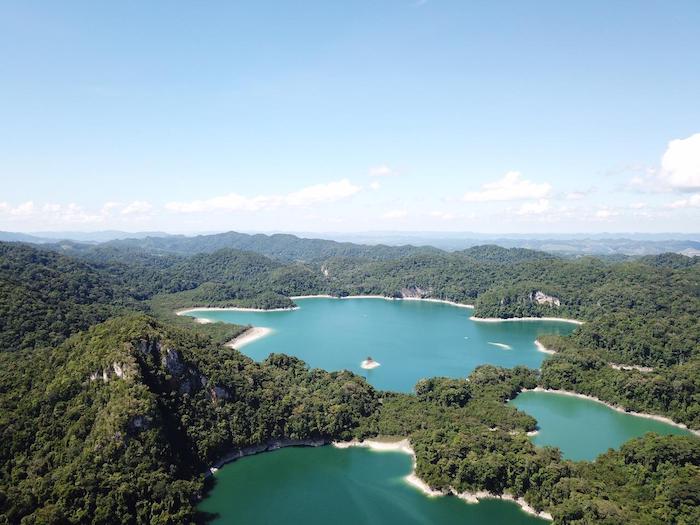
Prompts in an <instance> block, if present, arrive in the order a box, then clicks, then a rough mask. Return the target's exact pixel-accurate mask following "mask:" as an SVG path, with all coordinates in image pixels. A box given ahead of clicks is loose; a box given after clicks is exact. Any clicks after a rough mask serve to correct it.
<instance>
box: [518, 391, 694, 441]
mask: <svg viewBox="0 0 700 525" xmlns="http://www.w3.org/2000/svg"><path fill="white" fill-rule="evenodd" d="M522 391H523V392H547V393H549V394H561V395H564V396H571V397H578V398H580V399H588V400H589V401H595V402H596V403H600V404H602V405H605V406H606V407H608V408H612V409H613V410H616V411H617V412H622V413H624V414H629V415H631V416H637V417H643V418H646V419H653V420H655V421H660V422H661V423H666V424H668V425H673V426H674V427H678V428H682V429H684V430H688V431H690V432H692V433H693V434H695V435H696V436H700V430H692V429H690V428H688V426H687V425H685V424H684V423H677V422H675V421H674V420H672V419H671V418H669V417H666V416H660V415H658V414H645V413H643V412H633V411H631V410H627V409H625V408H624V407H621V406H618V405H613V404H611V403H608V402H607V401H603V400H602V399H599V398H597V397H593V396H588V395H586V394H579V393H578V392H571V391H569V390H554V389H552V388H542V387H541V386H538V387H535V388H531V389H527V388H525V389H523V390H522Z"/></svg>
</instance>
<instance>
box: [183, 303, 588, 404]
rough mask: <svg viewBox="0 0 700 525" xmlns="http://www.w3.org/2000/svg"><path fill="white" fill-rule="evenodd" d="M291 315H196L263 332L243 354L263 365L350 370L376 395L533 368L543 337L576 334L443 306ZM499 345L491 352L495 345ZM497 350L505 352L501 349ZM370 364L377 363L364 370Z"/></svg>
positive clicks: (312, 306) (304, 310)
mask: <svg viewBox="0 0 700 525" xmlns="http://www.w3.org/2000/svg"><path fill="white" fill-rule="evenodd" d="M295 302H296V303H297V304H298V305H299V309H297V310H289V311H279V312H241V311H223V310H197V311H194V312H190V313H189V314H188V315H190V316H193V317H198V318H203V319H208V320H210V321H223V322H228V323H236V324H243V325H248V324H250V325H253V326H264V327H267V328H271V329H272V330H273V332H272V333H271V334H270V335H268V336H266V337H264V338H262V339H259V340H257V341H255V342H253V343H251V344H248V345H245V346H244V347H243V348H241V351H242V352H243V353H245V354H247V355H249V356H250V357H252V358H253V359H256V360H258V361H261V360H263V359H265V358H266V357H267V356H268V355H269V354H271V353H272V352H282V353H286V354H290V355H295V356H297V357H299V358H301V359H303V360H304V361H306V362H307V363H308V364H309V365H310V366H312V367H318V368H323V369H325V370H342V369H347V370H351V371H353V372H355V373H357V374H358V375H362V376H364V377H366V378H367V380H368V381H369V382H370V383H371V384H372V385H374V386H375V387H377V388H381V389H384V390H394V391H400V392H411V391H412V390H413V386H414V385H415V384H416V383H417V382H418V381H419V380H420V379H422V378H426V377H435V376H449V377H466V376H467V375H469V373H470V372H471V371H472V370H474V368H476V367H477V366H479V365H482V364H487V363H488V364H493V365H498V366H503V367H508V368H511V367H514V366H516V365H525V366H529V367H531V368H539V367H540V364H541V363H542V360H543V359H544V358H546V356H547V354H544V353H542V352H540V351H538V350H537V348H536V347H535V344H534V343H535V339H537V337H538V336H540V335H542V334H568V333H570V332H571V331H572V330H573V329H574V328H575V327H576V326H575V325H573V324H570V323H562V322H553V321H516V322H507V323H483V322H476V321H471V320H470V317H471V316H472V312H473V310H471V309H469V308H458V307H455V306H452V305H449V304H444V303H432V302H424V301H387V300H384V299H318V298H316V299H299V300H297V301H295ZM494 343H497V344H494ZM498 345H507V346H508V348H504V347H502V346H498ZM368 356H371V357H372V358H373V359H374V360H375V361H378V362H379V363H381V366H380V367H379V368H375V369H374V370H363V369H362V368H361V367H360V363H361V362H362V361H363V360H364V359H365V358H366V357H368Z"/></svg>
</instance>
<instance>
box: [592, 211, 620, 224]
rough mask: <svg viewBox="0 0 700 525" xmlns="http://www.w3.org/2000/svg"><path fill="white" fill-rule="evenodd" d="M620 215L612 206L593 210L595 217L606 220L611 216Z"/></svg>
mask: <svg viewBox="0 0 700 525" xmlns="http://www.w3.org/2000/svg"><path fill="white" fill-rule="evenodd" d="M618 215H620V212H618V211H616V210H613V209H612V208H601V209H599V210H598V211H596V212H595V215H594V216H595V218H596V219H599V220H603V221H604V220H608V219H611V218H613V217H616V216H618Z"/></svg>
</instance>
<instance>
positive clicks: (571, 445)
mask: <svg viewBox="0 0 700 525" xmlns="http://www.w3.org/2000/svg"><path fill="white" fill-rule="evenodd" d="M297 303H298V304H299V306H300V308H299V309H298V310H294V311H283V312H234V311H204V310H202V311H197V312H193V313H191V314H189V315H192V316H194V317H199V318H205V319H209V320H212V321H224V322H231V323H237V324H251V325H254V326H265V327H269V328H272V329H273V330H274V332H273V333H272V334H271V335H269V336H267V337H265V338H263V339H260V340H258V341H255V342H253V343H251V344H249V345H247V346H244V347H243V348H242V351H243V352H245V353H246V354H247V355H249V356H251V357H253V358H254V359H257V360H262V359H264V358H265V357H267V356H268V355H269V354H270V353H272V352H283V353H287V354H291V355H296V356H298V357H300V358H301V359H303V360H304V361H306V362H307V363H308V364H310V365H311V366H313V367H320V368H324V369H326V370H339V369H349V370H352V371H353V372H356V373H358V374H360V375H363V376H365V377H367V379H368V380H369V381H370V382H371V383H372V384H373V385H374V386H376V387H378V388H382V389H387V390H396V391H404V392H406V391H411V390H412V388H413V385H414V384H415V383H416V382H417V381H418V380H419V379H421V378H424V377H432V376H452V377H466V376H467V375H468V374H469V372H471V371H472V370H473V369H474V368H475V367H477V366H478V365H480V364H485V363H490V364H494V365H500V366H504V367H513V366H515V365H519V364H521V365H527V366H529V367H534V368H538V367H539V366H540V364H541V362H542V360H543V359H545V358H546V357H547V355H546V354H544V353H542V352H539V351H538V350H537V349H536V347H535V345H534V341H535V339H537V337H538V336H539V335H541V334H552V333H555V334H567V333H570V332H571V331H572V330H573V329H574V328H575V326H574V325H571V324H567V323H560V322H551V321H550V322H545V321H543V322H539V321H538V322H529V321H522V322H508V323H479V322H475V321H471V320H470V316H471V315H472V310H470V309H465V308H457V307H454V306H450V305H447V304H440V303H430V302H417V301H385V300H381V299H347V300H346V299H344V300H337V299H302V300H298V301H297ZM368 355H371V356H372V357H373V358H374V359H375V360H376V361H378V362H380V363H381V364H382V366H381V367H379V368H377V369H375V370H371V371H367V370H363V369H362V368H360V363H361V361H362V360H363V359H365V358H366V357H367V356H368ZM512 403H513V404H514V405H515V406H517V407H518V408H519V409H521V410H523V411H525V412H527V413H529V414H531V415H533V416H534V417H535V418H536V419H537V420H538V423H539V426H540V432H539V434H538V435H537V436H534V437H533V438H532V439H533V442H534V443H535V444H537V445H554V446H558V447H560V448H561V449H562V451H563V453H564V455H565V456H566V457H569V458H571V459H576V460H578V459H593V458H594V457H595V456H597V455H598V454H600V453H601V452H604V451H606V450H607V449H608V448H609V447H618V446H619V445H621V444H622V443H623V442H624V441H626V440H628V439H630V438H632V437H636V436H640V435H643V434H644V433H645V432H648V431H655V432H660V433H666V434H669V433H674V434H675V433H685V432H686V431H684V430H682V429H679V428H676V427H673V426H671V425H666V424H663V423H660V422H657V421H653V420H650V419H644V418H639V417H635V416H631V415H628V414H622V413H619V412H616V411H614V410H612V409H610V408H608V407H606V406H604V405H602V404H600V403H596V402H593V401H588V400H585V399H579V398H575V397H570V396H563V395H555V394H547V393H539V392H526V393H523V394H521V395H520V396H518V397H517V398H516V399H515V400H513V401H512ZM410 470H411V458H410V457H409V456H407V455H405V454H402V453H400V452H374V451H371V450H367V449H343V450H340V449H335V448H332V447H321V448H293V449H284V450H280V451H275V452H270V453H265V454H260V455H257V456H253V457H248V458H244V459H242V460H239V461H236V462H235V463H233V464H231V465H228V466H226V467H225V468H223V469H221V470H220V471H219V472H218V473H217V475H216V478H217V484H216V486H215V487H214V489H213V490H212V492H211V493H210V495H209V496H208V497H207V499H205V500H204V501H203V502H202V504H201V506H200V508H201V509H202V510H205V511H209V512H217V513H219V514H220V515H221V517H220V518H219V519H218V521H215V523H218V524H226V523H245V524H247V525H256V524H260V525H262V524H277V523H288V524H295V523H304V524H305V525H313V524H327V523H332V524H333V525H344V524H348V525H350V524H352V525H355V524H359V523H362V524H382V525H387V524H388V525H392V524H402V525H403V524H409V525H410V524H441V525H450V524H458V523H459V524H475V525H476V524H479V525H501V524H503V525H519V524H535V523H537V524H541V523H544V522H543V520H540V519H538V518H535V517H533V516H530V515H527V514H525V513H524V512H523V511H521V510H520V509H519V508H518V507H517V505H515V504H514V503H509V502H503V501H495V500H491V501H483V502H481V503H479V504H477V505H469V504H466V503H464V502H463V501H461V500H459V499H457V498H454V497H441V498H428V497H426V496H425V495H424V494H422V493H421V492H419V491H418V490H417V489H415V488H414V487H412V486H410V485H408V484H407V483H406V482H405V481H404V479H403V478H404V476H406V475H407V474H408V473H409V472H410Z"/></svg>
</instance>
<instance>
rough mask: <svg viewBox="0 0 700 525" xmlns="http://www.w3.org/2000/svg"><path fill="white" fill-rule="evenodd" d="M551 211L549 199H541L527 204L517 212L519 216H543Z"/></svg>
mask: <svg viewBox="0 0 700 525" xmlns="http://www.w3.org/2000/svg"><path fill="white" fill-rule="evenodd" d="M550 209H551V206H550V204H549V200H548V199H540V200H538V201H534V202H526V203H524V204H523V205H522V206H520V209H518V211H517V212H516V213H517V214H518V215H541V214H543V213H547V212H548V211H549V210H550Z"/></svg>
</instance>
